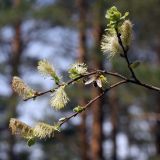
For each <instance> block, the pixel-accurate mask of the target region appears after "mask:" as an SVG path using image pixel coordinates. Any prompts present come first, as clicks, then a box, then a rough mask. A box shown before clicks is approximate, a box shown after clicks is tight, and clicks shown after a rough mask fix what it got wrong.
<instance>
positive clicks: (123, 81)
mask: <svg viewBox="0 0 160 160" xmlns="http://www.w3.org/2000/svg"><path fill="white" fill-rule="evenodd" d="M124 83H127V80H122V81H119V82H117V83H115V84H113V85H112V86H110V87H109V88H107V89H106V90H104V91H103V92H102V93H101V94H99V95H98V96H96V97H95V98H94V99H92V100H90V101H89V102H88V103H87V104H86V105H85V106H83V107H82V108H83V110H82V112H84V111H85V110H86V109H88V108H89V107H90V106H91V104H92V103H94V102H95V101H96V100H98V99H99V98H101V97H102V96H103V95H104V94H105V93H106V92H108V91H109V90H111V89H113V88H115V87H117V86H119V85H122V84H124ZM80 113H81V112H76V113H73V114H71V115H70V116H68V117H66V118H65V119H64V120H63V121H62V122H60V123H59V125H60V126H62V125H63V124H64V123H65V122H67V121H69V120H70V119H71V118H73V117H76V116H77V115H78V114H80Z"/></svg>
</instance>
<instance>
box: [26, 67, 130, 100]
mask: <svg viewBox="0 0 160 160" xmlns="http://www.w3.org/2000/svg"><path fill="white" fill-rule="evenodd" d="M99 73H103V74H108V75H111V76H115V77H117V78H121V79H124V80H126V79H127V78H126V77H124V76H123V75H121V74H119V73H113V72H108V71H105V70H96V71H93V72H90V73H87V74H84V75H81V76H79V77H77V78H75V79H72V80H69V81H68V82H66V83H62V84H60V85H58V86H57V87H55V88H53V89H50V90H47V91H45V92H37V93H36V94H35V95H34V96H31V97H29V98H26V99H24V101H27V100H29V99H35V98H36V97H39V96H42V95H44V94H47V93H53V92H54V91H55V90H56V89H58V88H59V87H60V86H62V85H65V84H66V85H70V84H72V83H74V82H76V81H77V80H79V79H82V78H84V77H89V76H91V75H94V74H99Z"/></svg>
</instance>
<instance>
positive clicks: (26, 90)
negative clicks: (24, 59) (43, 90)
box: [12, 76, 36, 99]
mask: <svg viewBox="0 0 160 160" xmlns="http://www.w3.org/2000/svg"><path fill="white" fill-rule="evenodd" d="M12 88H13V90H14V91H15V92H16V93H18V94H19V96H22V97H23V99H25V98H29V97H32V96H34V95H35V93H36V91H34V90H33V89H32V88H30V87H29V86H27V85H26V84H25V83H24V82H23V80H22V79H21V78H19V77H17V76H14V77H13V79H12Z"/></svg>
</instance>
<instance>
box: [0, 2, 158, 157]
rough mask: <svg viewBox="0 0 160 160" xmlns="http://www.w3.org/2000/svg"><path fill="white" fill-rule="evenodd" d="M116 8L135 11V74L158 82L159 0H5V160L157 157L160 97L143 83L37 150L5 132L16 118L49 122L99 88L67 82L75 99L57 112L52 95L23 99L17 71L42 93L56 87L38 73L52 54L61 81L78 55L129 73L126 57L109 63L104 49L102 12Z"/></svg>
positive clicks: (1, 151) (0, 84) (0, 107)
mask: <svg viewBox="0 0 160 160" xmlns="http://www.w3.org/2000/svg"><path fill="white" fill-rule="evenodd" d="M112 5H115V6H116V7H118V9H119V10H120V11H122V12H124V11H129V12H130V16H129V18H130V19H131V21H132V22H133V24H134V26H133V29H134V36H133V43H132V47H131V49H130V51H129V58H130V61H134V60H137V59H138V60H140V61H141V62H142V63H141V66H140V67H138V68H136V69H135V72H136V74H137V76H138V77H139V78H140V79H141V80H142V81H144V82H146V83H149V84H153V85H155V86H160V85H159V84H160V29H159V28H160V21H159V19H160V1H159V0H147V1H146V0H0V160H64V159H68V160H160V95H159V94H158V93H156V92H154V91H150V90H147V89H144V88H142V87H140V86H135V85H123V86H122V87H118V88H116V89H114V90H112V91H110V92H109V93H108V94H107V95H106V96H105V97H104V98H103V99H101V100H98V101H96V103H94V104H93V106H92V107H91V108H90V110H88V111H87V112H86V113H83V114H81V115H80V116H79V117H76V118H73V119H72V120H70V121H69V123H67V124H65V125H64V126H63V129H62V132H61V133H60V134H58V135H56V136H55V137H54V138H53V139H47V140H45V141H38V142H37V143H36V144H35V145H34V146H32V147H28V146H27V144H26V141H25V140H23V139H22V138H19V137H15V136H12V135H11V132H10V131H9V129H8V123H9V119H10V118H11V117H17V118H18V119H20V120H22V121H23V122H25V123H27V124H28V125H31V126H32V125H34V124H35V123H36V122H38V121H43V122H47V123H50V124H52V123H53V122H54V121H56V120H58V119H59V118H60V117H62V116H63V115H68V114H69V113H70V112H71V111H72V109H73V107H75V106H76V105H77V104H81V105H82V104H85V103H86V102H87V101H88V100H89V99H91V98H92V97H94V96H96V95H98V94H99V92H100V91H99V90H98V89H97V88H94V87H91V86H90V87H85V88H82V87H81V86H79V87H75V86H74V87H70V88H69V89H68V90H67V93H68V94H69V97H70V99H71V100H70V103H69V105H68V106H67V107H66V108H65V109H64V110H62V111H59V112H57V111H55V110H53V109H52V108H51V107H50V106H49V98H50V97H49V96H42V97H39V98H37V99H36V100H35V101H33V100H29V101H27V102H24V101H23V100H22V99H21V98H19V97H18V96H17V95H16V94H15V93H14V92H13V91H12V89H11V79H12V76H14V75H17V76H20V77H21V78H22V79H23V80H24V81H25V82H26V83H27V84H29V85H30V86H32V88H34V89H37V90H38V91H45V90H47V89H50V88H52V87H54V84H53V82H52V81H51V80H50V79H44V78H43V77H41V76H40V75H39V74H38V73H37V70H36V66H37V62H38V61H39V60H41V59H48V60H49V61H50V62H51V63H52V64H53V65H54V66H55V68H56V69H57V71H58V73H59V75H62V76H63V79H64V80H67V79H68V77H67V74H66V69H68V68H69V67H70V65H71V64H73V63H74V62H75V61H77V60H78V61H80V62H85V63H87V65H88V66H89V68H90V69H91V70H93V69H107V70H113V71H117V72H120V73H122V74H124V75H129V72H128V70H127V68H126V63H125V61H124V60H123V59H122V58H120V57H115V58H113V60H112V61H108V60H107V58H105V57H104V55H103V54H102V53H101V51H100V41H101V37H102V34H103V33H104V29H105V27H106V24H107V22H106V19H105V17H104V16H105V12H106V9H108V8H109V7H110V6H112ZM109 81H110V82H112V81H115V79H113V78H112V79H109Z"/></svg>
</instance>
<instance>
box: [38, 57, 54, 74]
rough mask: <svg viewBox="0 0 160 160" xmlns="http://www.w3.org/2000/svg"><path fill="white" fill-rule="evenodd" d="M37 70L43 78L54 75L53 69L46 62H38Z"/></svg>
mask: <svg viewBox="0 0 160 160" xmlns="http://www.w3.org/2000/svg"><path fill="white" fill-rule="evenodd" d="M37 69H38V71H39V72H40V73H41V74H42V75H43V76H54V75H55V74H56V73H55V69H54V68H53V66H52V65H51V64H50V63H49V62H48V61H47V60H41V61H39V62H38V66H37Z"/></svg>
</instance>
